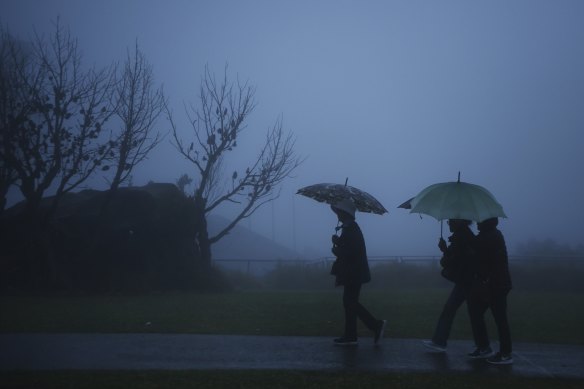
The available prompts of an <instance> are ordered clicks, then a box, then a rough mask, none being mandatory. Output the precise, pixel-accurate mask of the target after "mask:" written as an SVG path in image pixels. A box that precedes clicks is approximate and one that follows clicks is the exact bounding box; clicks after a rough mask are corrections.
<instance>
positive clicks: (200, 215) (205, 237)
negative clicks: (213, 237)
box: [195, 196, 211, 268]
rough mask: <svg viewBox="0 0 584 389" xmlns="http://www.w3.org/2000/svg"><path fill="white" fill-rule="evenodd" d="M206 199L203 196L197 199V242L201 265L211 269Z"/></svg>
mask: <svg viewBox="0 0 584 389" xmlns="http://www.w3.org/2000/svg"><path fill="white" fill-rule="evenodd" d="M205 206H206V199H205V198H203V197H202V196H196V197H195V212H196V215H197V216H196V217H197V231H196V235H195V240H196V241H197V245H198V246H199V247H198V248H199V253H200V260H201V264H202V265H203V266H204V267H206V268H210V267H211V241H210V240H209V232H208V231H207V218H206V217H205Z"/></svg>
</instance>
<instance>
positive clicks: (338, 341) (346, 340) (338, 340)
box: [333, 337, 358, 346]
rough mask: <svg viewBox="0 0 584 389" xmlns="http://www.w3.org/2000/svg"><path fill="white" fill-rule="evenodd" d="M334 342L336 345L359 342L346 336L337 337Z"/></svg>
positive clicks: (349, 344)
mask: <svg viewBox="0 0 584 389" xmlns="http://www.w3.org/2000/svg"><path fill="white" fill-rule="evenodd" d="M333 342H334V344H335V346H356V345H357V344H358V342H357V339H349V338H345V337H341V338H336V339H335V340H333Z"/></svg>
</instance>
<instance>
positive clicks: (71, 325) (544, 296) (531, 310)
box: [0, 288, 584, 344]
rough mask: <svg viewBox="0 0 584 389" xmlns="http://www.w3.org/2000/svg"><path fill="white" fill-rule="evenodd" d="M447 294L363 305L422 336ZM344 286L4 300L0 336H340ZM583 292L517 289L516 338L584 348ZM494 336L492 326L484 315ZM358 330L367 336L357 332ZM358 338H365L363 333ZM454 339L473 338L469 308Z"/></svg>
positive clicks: (418, 293) (397, 330) (377, 296)
mask: <svg viewBox="0 0 584 389" xmlns="http://www.w3.org/2000/svg"><path fill="white" fill-rule="evenodd" d="M448 293H449V290H448V289H445V288H428V289H402V290H368V289H367V288H364V290H363V292H362V298H361V301H362V303H363V304H364V305H365V306H366V307H368V309H369V310H370V311H371V312H372V313H373V314H375V315H376V316H378V317H381V318H386V319H388V321H389V330H388V333H387V336H389V337H394V338H427V337H428V336H429V335H430V334H431V333H432V331H433V328H434V325H435V323H436V320H437V319H438V315H439V314H440V310H441V309H442V305H443V304H444V302H445V300H446V298H447V295H448ZM341 299H342V294H341V289H339V288H337V289H333V290H328V291H253V292H251V291H250V292H233V293H217V294H198V293H159V294H148V295H137V296H127V295H107V296H63V295H52V296H2V297H0V312H2V315H0V332H47V333H51V332H53V333H55V332H56V333H64V332H97V333H124V332H140V333H149V332H152V333H198V334H241V335H298V336H335V335H338V334H340V333H341V331H342V322H343V320H342V318H343V310H342V302H341ZM582 306H584V294H581V293H572V292H545V291H543V292H526V291H523V292H519V291H513V292H511V294H510V297H509V316H510V322H511V330H512V335H513V339H514V341H519V342H544V343H567V344H584V333H583V332H582V330H581V329H582V328H583V327H584V311H583V310H581V309H574V307H582ZM487 320H488V325H489V326H490V330H491V333H492V334H493V335H494V334H495V333H496V332H495V331H494V326H493V321H492V318H491V316H490V315H487ZM361 331H365V329H364V328H362V327H361ZM363 333H366V331H365V332H363ZM451 338H452V339H470V338H471V332H470V327H469V325H468V316H467V314H466V307H464V306H463V307H461V309H460V312H459V314H458V316H457V318H456V320H455V322H454V326H453V329H452V334H451Z"/></svg>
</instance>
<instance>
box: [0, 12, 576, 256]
mask: <svg viewBox="0 0 584 389" xmlns="http://www.w3.org/2000/svg"><path fill="white" fill-rule="evenodd" d="M0 4H1V12H0V22H1V23H2V24H3V25H4V26H5V27H7V28H8V29H9V30H10V31H11V32H12V33H14V34H17V35H18V36H19V37H21V38H27V37H30V36H31V34H32V31H33V27H34V28H35V29H36V30H37V31H38V32H39V33H50V32H52V27H51V26H52V24H51V23H52V22H53V21H54V20H56V18H57V16H60V18H61V21H62V23H63V25H65V26H68V27H70V29H71V32H72V34H73V35H74V36H76V37H78V39H79V45H80V47H82V49H83V53H84V62H86V63H96V64H98V65H100V66H101V65H107V64H109V63H111V62H113V61H120V62H121V61H123V60H124V58H125V54H126V50H127V49H128V48H132V46H133V44H134V42H135V40H136V39H137V40H138V43H139V45H140V47H141V49H142V50H143V51H144V53H145V54H146V56H147V58H148V60H149V61H150V62H151V63H152V65H153V67H154V72H155V76H156V77H157V80H158V82H160V83H163V84H164V89H165V93H166V94H167V96H168V97H169V99H170V103H171V105H172V106H173V109H174V112H175V113H176V114H181V113H182V112H183V102H187V103H191V102H196V101H197V99H196V96H197V92H198V86H199V82H200V79H201V75H202V74H203V70H204V66H205V64H208V65H209V67H210V69H211V70H212V71H213V72H215V73H217V74H220V73H221V72H222V71H223V67H224V65H225V63H228V64H229V73H230V75H231V76H232V77H236V76H238V77H239V78H240V79H243V80H249V82H250V84H252V85H255V87H256V88H257V93H256V98H257V103H258V106H257V108H256V110H255V112H254V113H253V114H252V116H251V117H250V121H249V123H248V128H247V129H246V130H245V132H244V135H243V136H242V138H241V141H240V142H238V143H240V144H241V146H240V148H239V150H236V151H235V152H234V153H233V155H232V156H230V157H229V161H228V162H227V166H226V167H227V170H228V171H231V170H233V169H234V168H238V169H242V168H243V169H245V161H250V159H251V158H249V157H247V158H246V155H245V154H248V153H250V152H252V153H253V151H254V150H257V148H258V147H259V146H260V145H261V143H262V142H263V137H264V135H265V132H266V130H267V129H268V127H269V126H271V125H273V124H274V122H275V121H276V119H277V117H278V115H280V114H281V115H282V116H283V121H284V127H285V128H286V129H289V130H292V131H293V132H294V134H295V136H296V150H297V152H298V153H299V154H301V155H303V156H306V157H307V159H306V161H305V162H304V164H303V165H302V166H301V167H300V168H299V169H298V170H297V171H296V173H295V177H294V178H293V179H290V180H288V181H286V182H285V184H284V186H283V187H282V191H281V196H280V198H279V199H278V200H276V201H275V202H274V203H273V204H271V205H267V206H265V207H264V208H263V209H262V210H261V211H260V212H258V213H257V214H256V215H254V216H253V217H252V218H251V220H248V221H244V222H242V225H243V226H246V227H250V228H252V229H253V230H254V231H257V232H260V233H262V234H264V235H266V236H268V237H273V238H274V240H276V241H277V242H279V243H283V244H286V245H288V246H289V247H292V248H295V249H297V250H298V251H300V252H302V251H303V250H304V249H305V248H310V249H311V250H316V251H317V252H319V253H324V254H328V253H329V251H328V250H329V247H330V235H331V234H332V233H333V227H334V226H335V225H336V218H335V216H334V214H333V213H332V212H331V211H330V209H329V208H328V207H327V206H326V205H324V204H321V203H317V202H315V201H313V200H311V199H308V198H305V197H301V196H298V195H295V192H296V190H297V189H298V188H300V187H303V186H306V185H310V184H314V183H318V182H338V183H343V182H344V180H345V178H347V177H348V178H349V184H351V185H353V186H356V187H359V188H361V189H364V190H366V191H368V192H369V193H371V194H372V195H374V196H375V197H376V198H378V199H379V200H380V201H381V202H382V203H383V204H384V206H385V207H386V208H387V209H388V210H389V214H385V215H383V216H378V215H368V214H358V216H357V220H358V222H359V223H360V225H361V227H362V229H363V231H364V234H365V239H366V242H367V246H368V251H369V254H370V255H428V254H437V252H438V250H437V248H436V243H437V238H438V237H439V234H440V224H439V222H437V221H436V220H434V219H432V218H431V217H428V216H424V217H422V218H420V217H419V216H418V215H413V214H409V213H408V211H406V210H403V209H397V208H396V207H397V205H399V204H400V203H402V202H403V201H405V200H407V199H408V198H410V197H412V196H414V195H415V194H416V193H418V192H419V191H420V190H422V189H423V188H424V187H426V186H428V185H430V184H433V183H437V182H445V181H455V180H456V178H457V174H458V172H459V171H460V172H461V179H462V181H466V182H471V183H475V184H479V185H483V186H485V187H486V188H488V189H489V190H490V191H491V192H492V193H493V194H494V195H495V196H496V197H497V199H498V200H499V202H500V203H501V204H502V205H503V208H504V210H505V212H506V214H507V215H508V219H506V220H503V221H502V222H501V224H500V227H501V230H502V231H503V233H504V234H505V236H506V239H507V244H508V246H509V248H510V250H511V251H512V250H513V248H514V247H515V246H516V245H517V244H519V243H524V242H526V241H527V240H529V239H530V238H536V239H545V238H552V239H555V240H556V241H558V242H559V243H562V244H578V243H584V239H583V238H584V236H583V234H582V229H581V223H582V222H583V221H584V175H583V173H582V169H583V168H584V153H583V151H582V148H583V146H584V44H583V42H584V23H582V20H584V2H582V1H579V0H574V1H568V0H553V1H552V0H549V1H536V0H500V1H467V0H461V1H440V2H435V1H429V0H428V1H315V0H308V1H299V0H296V1H270V0H266V1H237V0H233V1H224V0H213V1H186V0H185V1H145V0H140V1H139V0H135V1H128V0H125V1H116V0H107V1H99V2H97V1H80V0H62V1H57V0H45V1H33V0H14V1H6V0H2V1H0ZM159 124H160V129H161V131H163V132H165V131H166V130H168V128H169V126H168V124H167V123H165V122H160V123H159ZM181 124H182V125H183V126H184V122H182V123H180V124H179V125H181ZM185 129H186V127H185ZM185 136H186V132H185ZM169 141H170V137H167V138H166V140H165V141H164V142H163V144H162V145H161V146H159V148H158V149H157V151H156V152H155V153H154V154H152V156H151V158H150V160H149V161H147V162H146V163H144V164H143V165H141V166H140V167H139V168H138V169H139V170H138V171H136V172H135V174H134V184H135V185H143V184H145V183H147V182H148V181H149V180H154V181H156V182H175V181H176V179H177V178H178V177H179V176H180V175H181V174H183V173H189V171H190V170H191V169H192V168H191V167H190V165H189V164H188V163H186V162H185V161H184V160H183V159H182V158H181V157H180V156H179V155H178V153H177V152H176V150H175V149H174V148H173V147H172V146H171V145H170V143H169ZM99 185H102V186H103V185H104V183H103V180H100V181H99V182H98V183H96V185H95V186H96V187H99ZM220 212H222V213H223V214H229V210H223V211H220Z"/></svg>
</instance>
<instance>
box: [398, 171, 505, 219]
mask: <svg viewBox="0 0 584 389" xmlns="http://www.w3.org/2000/svg"><path fill="white" fill-rule="evenodd" d="M406 203H409V206H410V207H411V209H410V213H422V214H425V215H429V216H432V217H433V218H435V219H438V220H444V219H466V220H472V221H475V222H482V221H483V220H486V219H490V218H493V217H507V215H505V212H504V211H503V207H502V206H501V204H499V202H498V201H497V200H496V199H495V196H493V195H492V194H491V192H489V191H488V190H487V189H485V188H483V187H482V186H480V185H475V184H470V183H467V182H460V180H459V181H457V182H443V183H439V184H434V185H430V186H429V187H427V188H425V189H424V190H422V191H421V192H420V193H419V194H418V195H417V196H416V197H414V198H413V199H410V200H408V201H406ZM406 203H404V204H402V205H406ZM406 207H407V205H406V206H402V208H406Z"/></svg>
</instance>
